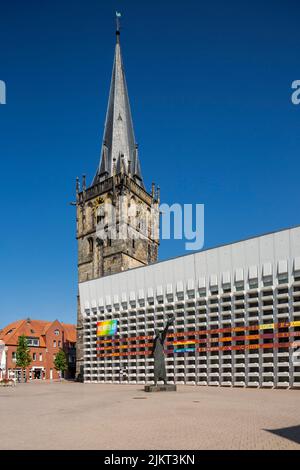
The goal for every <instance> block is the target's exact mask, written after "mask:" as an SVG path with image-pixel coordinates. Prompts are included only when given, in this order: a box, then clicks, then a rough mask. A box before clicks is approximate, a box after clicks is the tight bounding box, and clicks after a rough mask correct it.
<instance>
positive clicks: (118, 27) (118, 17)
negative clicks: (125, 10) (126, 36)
mask: <svg viewBox="0 0 300 470" xmlns="http://www.w3.org/2000/svg"><path fill="white" fill-rule="evenodd" d="M120 18H121V13H119V12H118V11H116V22H117V33H120Z"/></svg>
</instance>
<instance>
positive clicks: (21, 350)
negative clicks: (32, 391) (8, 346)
mask: <svg viewBox="0 0 300 470" xmlns="http://www.w3.org/2000/svg"><path fill="white" fill-rule="evenodd" d="M31 361H32V359H31V354H30V349H29V347H28V343H27V339H26V336H25V335H21V336H19V338H18V345H17V352H16V366H17V367H21V370H22V378H23V377H24V370H26V369H27V367H29V366H30V364H31ZM25 382H26V376H25Z"/></svg>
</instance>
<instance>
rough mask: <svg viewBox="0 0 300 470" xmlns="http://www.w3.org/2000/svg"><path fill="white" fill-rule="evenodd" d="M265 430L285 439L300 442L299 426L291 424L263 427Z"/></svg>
mask: <svg viewBox="0 0 300 470" xmlns="http://www.w3.org/2000/svg"><path fill="white" fill-rule="evenodd" d="M265 431H268V432H271V433H273V434H276V435H277V436H280V437H285V439H289V440H290V441H294V442H296V443H297V444H300V426H291V427H290V428H280V429H265Z"/></svg>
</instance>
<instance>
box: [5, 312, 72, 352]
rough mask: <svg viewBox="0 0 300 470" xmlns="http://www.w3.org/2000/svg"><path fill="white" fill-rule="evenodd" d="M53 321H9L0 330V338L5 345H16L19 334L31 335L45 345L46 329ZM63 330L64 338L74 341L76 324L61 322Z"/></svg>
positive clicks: (41, 344)
mask: <svg viewBox="0 0 300 470" xmlns="http://www.w3.org/2000/svg"><path fill="white" fill-rule="evenodd" d="M53 323H54V322H48V321H45V320H31V319H27V320H18V321H16V322H13V323H10V324H9V325H7V326H6V327H5V328H3V329H2V330H1V331H0V339H1V340H3V341H4V342H5V344H7V345H17V343H18V337H19V336H21V335H25V336H32V337H35V338H39V339H40V346H42V347H43V346H44V347H45V346H46V344H45V335H46V333H47V330H48V329H49V328H50V326H51V325H52V324H53ZM61 325H62V327H63V328H64V331H65V340H66V341H69V342H72V343H75V342H76V326H75V325H72V324H66V323H61Z"/></svg>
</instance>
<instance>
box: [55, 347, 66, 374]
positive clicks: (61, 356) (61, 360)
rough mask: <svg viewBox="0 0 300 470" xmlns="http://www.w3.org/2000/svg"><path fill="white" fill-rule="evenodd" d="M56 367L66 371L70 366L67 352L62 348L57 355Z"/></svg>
mask: <svg viewBox="0 0 300 470" xmlns="http://www.w3.org/2000/svg"><path fill="white" fill-rule="evenodd" d="M54 367H55V369H56V370H59V371H60V372H64V371H65V370H66V369H67V368H68V363H67V357H66V353H65V352H64V351H63V350H62V349H60V350H59V351H58V353H57V354H56V356H55V359H54Z"/></svg>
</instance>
